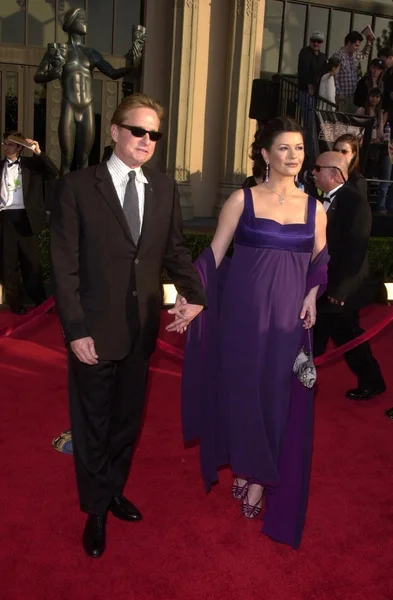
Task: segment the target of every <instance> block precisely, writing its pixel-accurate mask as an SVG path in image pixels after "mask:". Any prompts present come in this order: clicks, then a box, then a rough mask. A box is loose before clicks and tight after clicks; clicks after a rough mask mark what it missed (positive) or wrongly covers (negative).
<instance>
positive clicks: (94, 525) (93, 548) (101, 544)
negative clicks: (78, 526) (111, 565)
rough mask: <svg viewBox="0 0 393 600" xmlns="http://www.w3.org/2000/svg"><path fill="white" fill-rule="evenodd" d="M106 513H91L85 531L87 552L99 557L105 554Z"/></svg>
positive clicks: (84, 544)
mask: <svg viewBox="0 0 393 600" xmlns="http://www.w3.org/2000/svg"><path fill="white" fill-rule="evenodd" d="M105 529H106V515H89V516H88V518H87V521H86V525H85V530H84V532H83V547H84V549H85V552H86V554H88V555H89V556H92V557H93V558H99V557H100V556H102V555H103V554H104V551H105V543H106V532H105Z"/></svg>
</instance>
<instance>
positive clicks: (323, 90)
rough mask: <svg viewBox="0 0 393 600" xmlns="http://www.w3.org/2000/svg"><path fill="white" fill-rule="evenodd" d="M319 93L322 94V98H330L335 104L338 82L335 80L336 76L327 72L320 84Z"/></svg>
mask: <svg viewBox="0 0 393 600" xmlns="http://www.w3.org/2000/svg"><path fill="white" fill-rule="evenodd" d="M318 95H319V96H321V98H326V100H329V102H333V104H335V102H336V84H335V81H334V76H333V75H331V73H326V74H325V75H323V77H322V79H321V82H320V84H319V92H318ZM332 110H333V111H334V110H336V109H335V108H332Z"/></svg>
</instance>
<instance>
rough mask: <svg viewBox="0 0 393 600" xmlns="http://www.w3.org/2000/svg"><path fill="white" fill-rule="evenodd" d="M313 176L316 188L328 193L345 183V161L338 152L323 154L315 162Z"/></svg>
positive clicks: (346, 174)
mask: <svg viewBox="0 0 393 600" xmlns="http://www.w3.org/2000/svg"><path fill="white" fill-rule="evenodd" d="M319 167H322V168H319ZM313 175H314V180H315V184H316V186H317V187H318V188H319V189H321V190H322V191H323V192H326V193H328V192H330V191H331V190H334V189H335V188H336V187H338V186H339V185H340V184H343V183H345V182H346V181H347V179H348V167H347V163H346V160H345V158H344V157H343V156H342V155H341V154H340V152H324V153H323V154H321V155H320V156H319V157H318V158H317V160H316V163H315V168H314V169H313Z"/></svg>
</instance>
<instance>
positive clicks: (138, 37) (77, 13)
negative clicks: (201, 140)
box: [34, 8, 146, 174]
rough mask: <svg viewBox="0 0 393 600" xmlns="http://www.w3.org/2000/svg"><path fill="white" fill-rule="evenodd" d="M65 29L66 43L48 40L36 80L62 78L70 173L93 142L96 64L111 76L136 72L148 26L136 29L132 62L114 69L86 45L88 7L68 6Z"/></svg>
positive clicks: (64, 149)
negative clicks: (93, 89)
mask: <svg viewBox="0 0 393 600" xmlns="http://www.w3.org/2000/svg"><path fill="white" fill-rule="evenodd" d="M63 30H64V31H65V32H66V33H68V41H67V43H66V44H48V49H47V52H46V53H45V55H44V57H43V59H42V61H41V64H40V65H39V67H38V69H37V72H36V74H35V76H34V81H35V82H36V83H48V82H49V81H53V80H54V79H59V80H60V81H61V84H62V89H63V97H62V107H61V115H60V122H59V130H58V133H59V143H60V148H61V168H60V172H61V174H64V173H68V172H69V170H70V167H71V162H72V159H73V156H74V149H75V154H76V163H77V168H78V169H82V168H84V167H87V166H88V159H89V154H90V151H91V149H92V146H93V143H94V136H95V123H94V110H93V95H92V85H91V82H92V79H93V76H92V72H93V70H94V68H95V67H97V69H99V70H100V71H101V73H103V74H104V75H107V76H108V77H110V78H111V79H114V80H116V79H120V78H121V77H123V76H125V75H128V74H131V73H137V71H138V69H139V66H140V64H141V58H142V51H143V45H144V42H145V39H146V30H145V28H144V27H142V26H138V27H137V28H136V30H135V31H134V32H133V44H132V49H131V51H130V52H129V54H128V55H127V56H129V57H131V61H130V64H129V66H126V67H122V68H120V69H115V68H114V67H112V65H111V64H110V63H108V62H107V61H106V60H105V59H104V58H103V56H102V55H101V54H100V52H98V51H97V50H94V48H88V47H86V46H85V45H84V43H83V41H84V37H85V35H86V32H87V26H86V17H85V11H84V10H83V9H81V8H75V9H71V10H69V11H68V12H67V13H66V14H65V16H64V24H63Z"/></svg>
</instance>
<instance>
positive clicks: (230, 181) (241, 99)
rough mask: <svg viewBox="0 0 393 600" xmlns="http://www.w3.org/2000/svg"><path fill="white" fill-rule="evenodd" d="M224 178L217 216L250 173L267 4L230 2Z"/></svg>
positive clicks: (258, 0)
mask: <svg viewBox="0 0 393 600" xmlns="http://www.w3.org/2000/svg"><path fill="white" fill-rule="evenodd" d="M230 1H231V22H230V34H229V42H228V68H227V85H226V89H227V93H226V106H225V117H224V119H225V122H224V136H223V160H222V174H221V181H220V185H219V191H218V197H217V204H216V210H215V212H216V214H219V212H220V210H221V208H222V205H223V203H224V202H225V200H226V199H227V198H228V196H229V195H230V194H231V193H232V192H233V191H234V190H235V189H238V188H239V187H240V186H241V184H242V183H243V181H244V180H245V178H246V177H247V174H250V173H247V171H248V170H250V165H251V163H250V160H249V156H248V155H249V151H250V144H251V143H252V140H253V136H254V133H255V121H252V120H251V119H249V117H248V113H249V108H250V100H251V88H252V81H253V79H256V78H259V76H260V65H261V53H262V35H263V20H264V14H265V0H230Z"/></svg>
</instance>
